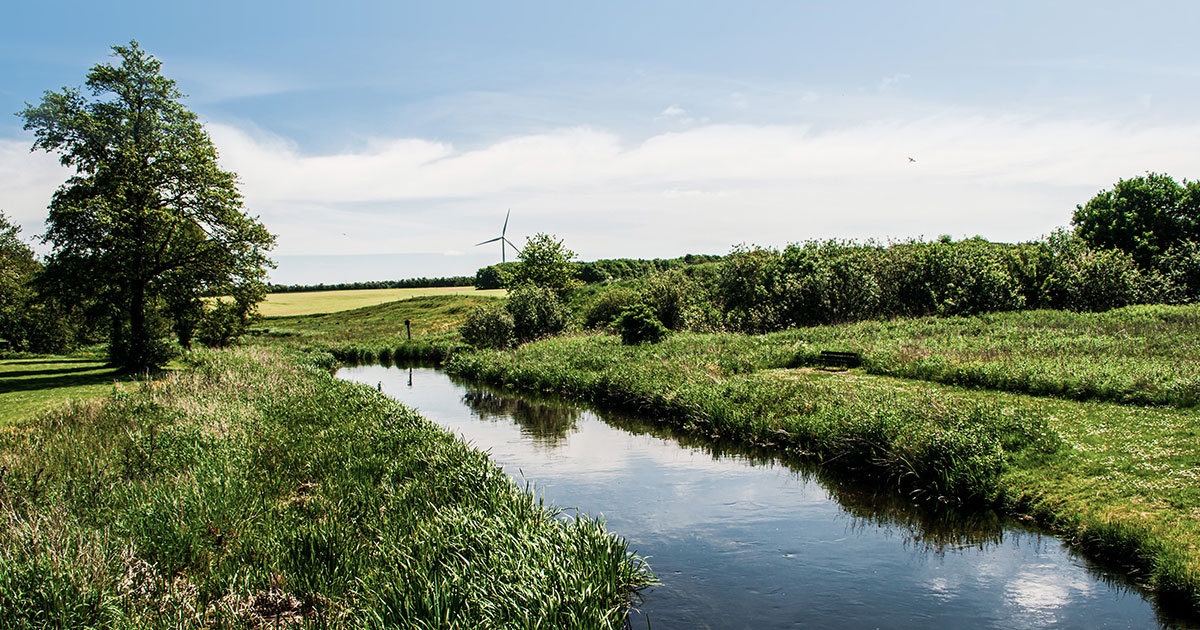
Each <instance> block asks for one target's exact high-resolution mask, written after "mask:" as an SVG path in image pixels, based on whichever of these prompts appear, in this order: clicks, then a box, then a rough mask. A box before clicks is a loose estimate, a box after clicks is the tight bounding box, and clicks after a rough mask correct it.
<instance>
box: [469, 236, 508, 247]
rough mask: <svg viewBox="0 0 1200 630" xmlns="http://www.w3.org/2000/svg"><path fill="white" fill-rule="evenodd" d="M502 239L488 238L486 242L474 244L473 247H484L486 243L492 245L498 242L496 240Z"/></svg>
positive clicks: (498, 237) (499, 237) (500, 237)
mask: <svg viewBox="0 0 1200 630" xmlns="http://www.w3.org/2000/svg"><path fill="white" fill-rule="evenodd" d="M502 238H504V237H503V236H497V237H496V238H489V239H488V240H486V241H484V242H482V243H475V247H479V246H480V245H486V244H488V243H494V242H496V241H498V240H500V239H502Z"/></svg>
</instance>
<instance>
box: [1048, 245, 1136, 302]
mask: <svg viewBox="0 0 1200 630" xmlns="http://www.w3.org/2000/svg"><path fill="white" fill-rule="evenodd" d="M1144 285H1145V281H1144V278H1143V277H1142V274H1141V272H1140V271H1139V269H1138V266H1137V263H1135V262H1134V261H1133V257H1132V256H1131V255H1129V254H1127V253H1125V252H1123V251H1121V250H1117V249H1092V248H1090V247H1088V246H1087V245H1086V244H1084V243H1083V242H1082V241H1080V240H1078V239H1077V238H1071V239H1068V240H1067V241H1066V242H1065V243H1063V244H1062V246H1061V249H1060V251H1059V252H1058V256H1057V259H1056V261H1055V265H1054V270H1053V271H1051V272H1050V275H1049V277H1048V278H1046V285H1045V287H1044V291H1043V292H1044V293H1045V294H1046V297H1047V298H1048V300H1049V301H1050V304H1051V305H1053V306H1054V307H1056V308H1065V309H1068V310H1072V311H1107V310H1109V309H1112V308H1117V307H1119V306H1126V305H1129V304H1134V303H1136V302H1137V301H1138V300H1139V299H1140V297H1141V295H1142V293H1143V292H1144V290H1145V286H1144Z"/></svg>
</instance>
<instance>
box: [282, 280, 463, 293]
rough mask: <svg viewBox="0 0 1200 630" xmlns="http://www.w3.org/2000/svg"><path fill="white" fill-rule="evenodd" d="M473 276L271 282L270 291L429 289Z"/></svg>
mask: <svg viewBox="0 0 1200 630" xmlns="http://www.w3.org/2000/svg"><path fill="white" fill-rule="evenodd" d="M474 282H475V278H473V277H471V276H453V277H449V278H407V279H405V280H376V281H372V282H340V283H336V284H324V283H322V284H271V285H267V292H268V293H298V292H301V291H352V290H356V289H427V288H429V287H469V286H471V285H472V284H473V283H474Z"/></svg>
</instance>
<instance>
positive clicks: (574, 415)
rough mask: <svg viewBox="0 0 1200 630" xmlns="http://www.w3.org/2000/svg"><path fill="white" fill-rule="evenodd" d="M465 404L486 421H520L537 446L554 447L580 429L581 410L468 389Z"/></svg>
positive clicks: (524, 431) (463, 396)
mask: <svg viewBox="0 0 1200 630" xmlns="http://www.w3.org/2000/svg"><path fill="white" fill-rule="evenodd" d="M462 402H463V404H464V405H466V406H467V408H469V409H470V410H471V411H472V412H474V413H475V417H477V418H480V419H482V420H491V421H508V420H514V421H516V423H517V424H519V425H520V426H521V431H522V432H523V433H524V434H525V435H528V436H529V437H530V438H532V439H533V441H534V442H535V443H536V444H538V445H539V446H546V447H551V448H553V447H555V446H558V445H559V443H561V442H562V441H563V439H564V438H566V437H567V435H568V434H569V433H571V432H573V431H576V430H577V429H576V427H575V422H576V421H577V420H579V415H580V413H581V410H580V409H579V408H577V407H570V406H567V405H561V404H560V405H552V404H547V403H544V402H534V401H532V400H527V399H524V398H514V397H512V396H504V395H501V394H499V393H496V392H495V391H491V390H487V389H470V390H467V392H466V393H465V394H463V395H462Z"/></svg>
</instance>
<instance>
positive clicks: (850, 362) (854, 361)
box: [819, 350, 862, 368]
mask: <svg viewBox="0 0 1200 630" xmlns="http://www.w3.org/2000/svg"><path fill="white" fill-rule="evenodd" d="M819 360H820V361H821V367H826V368H830V367H840V368H853V367H858V366H859V365H862V355H860V354H859V353H857V352H834V351H833V350H822V351H821V356H820V357H819Z"/></svg>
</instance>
